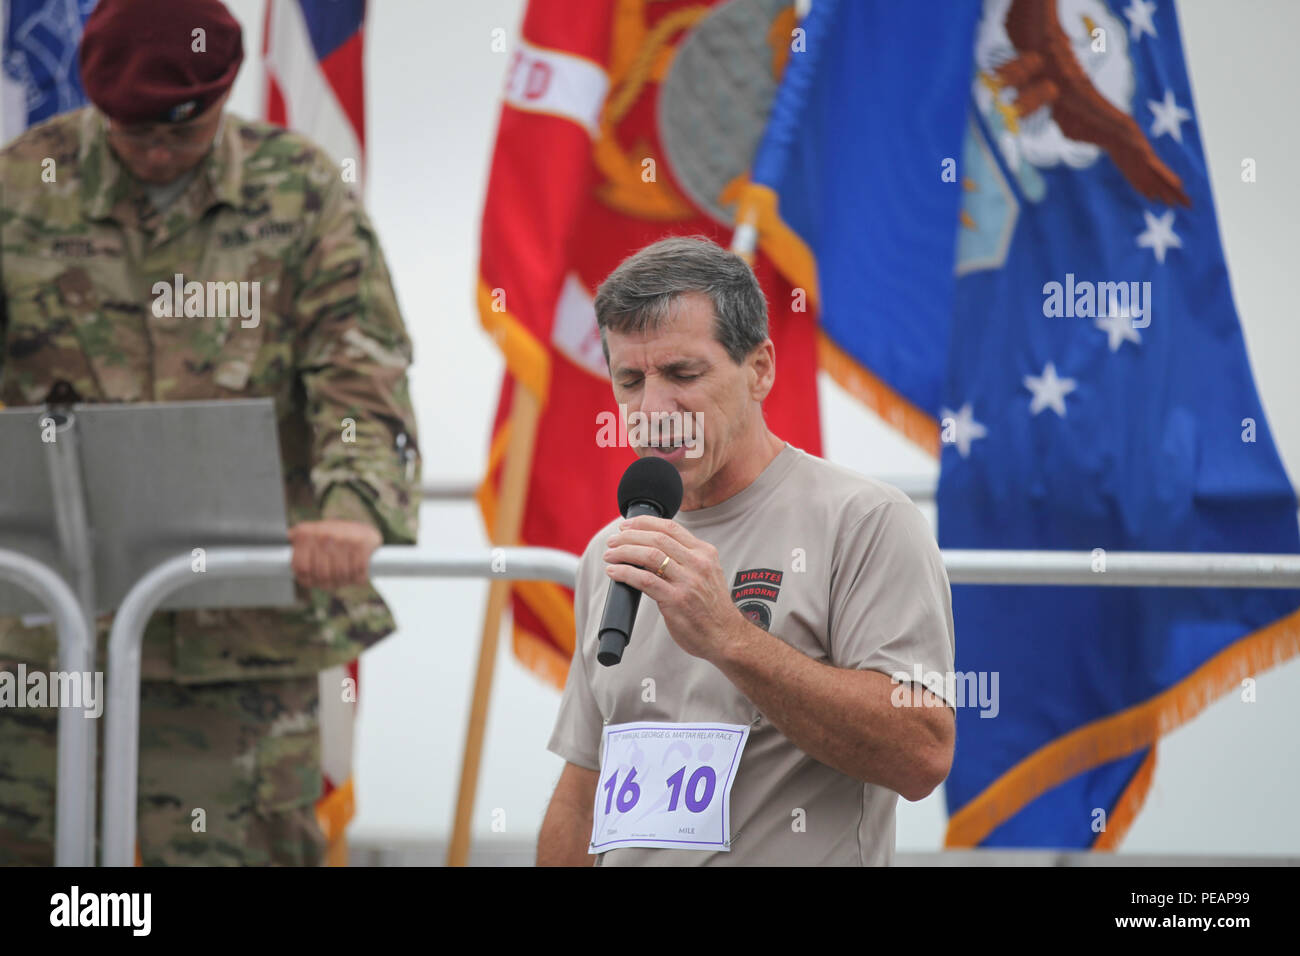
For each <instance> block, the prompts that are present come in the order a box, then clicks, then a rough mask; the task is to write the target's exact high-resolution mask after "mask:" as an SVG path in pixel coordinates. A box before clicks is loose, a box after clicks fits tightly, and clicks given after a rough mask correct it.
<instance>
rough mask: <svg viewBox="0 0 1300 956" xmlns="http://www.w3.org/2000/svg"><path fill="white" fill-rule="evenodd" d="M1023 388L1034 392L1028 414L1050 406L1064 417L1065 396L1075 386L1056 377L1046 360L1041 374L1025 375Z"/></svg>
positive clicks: (1068, 380)
mask: <svg viewBox="0 0 1300 956" xmlns="http://www.w3.org/2000/svg"><path fill="white" fill-rule="evenodd" d="M1130 327H1131V326H1130ZM1024 383H1025V388H1027V389H1029V390H1030V391H1031V392H1033V393H1034V397H1033V400H1032V401H1030V403H1029V414H1031V415H1037V414H1038V413H1039V412H1041V411H1042V410H1043V409H1044V408H1050V409H1051V410H1052V411H1054V412H1056V414H1058V415H1060V416H1061V417H1062V418H1064V417H1065V396H1066V395H1069V394H1070V393H1071V392H1073V391H1074V389H1075V388H1076V383H1075V381H1074V379H1072V378H1057V377H1056V366H1055V365H1053V364H1052V363H1051V362H1048V363H1047V364H1046V365H1045V366H1043V374H1042V375H1037V376H1035V375H1026V376H1025V377H1024Z"/></svg>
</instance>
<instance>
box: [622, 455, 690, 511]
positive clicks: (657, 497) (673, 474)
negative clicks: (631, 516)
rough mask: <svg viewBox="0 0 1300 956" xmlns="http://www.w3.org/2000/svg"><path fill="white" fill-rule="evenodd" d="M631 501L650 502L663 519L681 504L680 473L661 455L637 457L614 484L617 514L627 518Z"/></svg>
mask: <svg viewBox="0 0 1300 956" xmlns="http://www.w3.org/2000/svg"><path fill="white" fill-rule="evenodd" d="M635 501H649V502H653V503H654V504H656V505H658V506H659V510H660V511H661V512H662V513H663V516H664V517H665V518H671V517H673V515H675V514H677V509H678V508H680V507H681V506H682V476H681V475H680V474H679V473H678V471H677V469H676V468H674V467H673V466H672V465H671V464H669V463H668V462H666V461H664V460H663V459H662V458H655V457H653V456H651V457H647V458H638V459H637V460H636V461H634V462H632V464H630V465H628V468H627V471H625V472H623V477H622V479H621V480H620V481H619V483H618V511H619V514H621V515H623V516H624V517H627V509H628V508H630V507H631V506H632V503H633V502H635Z"/></svg>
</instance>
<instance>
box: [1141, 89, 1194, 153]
mask: <svg viewBox="0 0 1300 956" xmlns="http://www.w3.org/2000/svg"><path fill="white" fill-rule="evenodd" d="M1147 106H1149V107H1151V112H1152V113H1153V114H1154V115H1155V118H1156V121H1155V122H1154V123H1152V124H1151V137H1152V139H1154V138H1155V137H1157V136H1159V135H1160V134H1161V133H1168V134H1169V135H1170V136H1172V137H1173V138H1174V139H1176V140H1177V141H1178V142H1180V143H1181V142H1182V141H1183V127H1182V124H1183V123H1186V122H1187V121H1188V120H1190V119H1191V118H1192V114H1191V113H1189V112H1188V111H1187V110H1185V109H1183V108H1182V107H1181V106H1179V105H1178V104H1177V103H1176V102H1175V101H1174V91H1173V90H1165V98H1164V102H1162V103H1157V102H1156V101H1155V100H1147Z"/></svg>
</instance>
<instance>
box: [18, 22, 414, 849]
mask: <svg viewBox="0 0 1300 956" xmlns="http://www.w3.org/2000/svg"><path fill="white" fill-rule="evenodd" d="M199 27H201V28H203V29H204V31H205V39H206V43H205V49H204V51H203V53H202V54H197V53H195V52H194V50H193V46H194V43H193V36H194V35H195V34H194V31H195V29H196V28H199ZM241 60H242V40H241V37H240V32H239V26H238V24H237V23H236V22H235V21H234V19H233V18H232V17H231V16H230V15H229V13H228V12H227V11H226V10H225V8H224V6H223V5H222V4H221V3H220V2H218V0H100V3H99V5H98V7H97V8H96V10H95V11H94V13H93V14H92V15H91V18H90V19H89V20H88V22H87V25H86V31H85V36H84V38H83V47H82V51H81V65H82V76H83V82H84V85H85V88H86V90H87V94H88V95H89V97H90V99H91V101H92V102H93V103H95V104H96V107H87V108H85V109H81V110H77V111H74V112H71V113H66V114H64V115H61V116H58V117H55V118H54V119H52V120H49V121H47V122H45V123H43V124H41V125H39V126H36V127H34V128H32V129H31V130H29V131H27V132H26V133H25V134H24V135H22V136H21V137H19V138H18V139H17V140H15V141H14V142H13V143H12V144H10V145H9V146H8V147H7V148H5V149H4V150H3V151H0V191H2V193H0V402H3V403H4V404H5V405H7V406H10V407H14V406H24V405H38V404H42V403H45V402H47V401H54V400H61V401H69V400H72V401H82V402H143V401H160V402H164V401H165V402H171V401H189V400H210V399H222V398H250V397H262V396H266V397H270V398H272V399H274V401H275V407H276V410H277V413H278V419H279V426H278V427H279V440H280V453H281V458H282V461H283V466H284V478H285V499H286V505H287V513H288V520H289V524H290V541H291V543H292V545H293V554H294V559H293V570H294V574H295V577H296V579H297V581H298V583H299V585H300V588H299V591H298V595H299V602H298V604H297V605H296V606H295V607H294V608H293V609H291V610H269V609H247V610H214V611H194V612H168V613H159V614H156V615H154V617H153V618H152V620H151V621H150V623H149V626H148V628H147V630H146V634H145V645H144V660H143V679H144V682H143V686H142V699H141V708H140V717H141V732H140V736H141V739H140V748H141V749H140V785H139V805H138V807H139V830H138V832H139V848H140V854H141V857H142V859H143V862H144V863H145V864H184V863H199V864H267V863H287V864H307V865H314V864H316V863H319V862H320V861H321V859H322V856H323V852H324V849H325V848H324V840H323V837H322V832H321V829H320V827H319V825H318V824H317V822H316V817H315V809H314V808H315V803H316V801H317V799H318V798H319V797H320V795H321V791H322V776H321V769H320V739H319V726H318V723H317V709H318V703H319V701H318V697H319V691H318V675H319V673H320V672H321V671H322V670H324V669H326V668H330V667H334V666H337V665H339V664H341V663H344V662H347V661H350V660H352V659H354V658H355V657H357V655H358V654H359V653H360V652H361V651H362V650H363V649H364V648H366V647H368V646H370V645H371V644H373V643H375V642H376V641H378V640H379V639H380V638H382V637H384V636H385V635H387V634H389V633H391V632H392V630H393V629H394V624H393V620H392V617H391V615H390V613H389V610H388V608H387V607H386V606H385V604H384V602H383V600H382V599H381V598H380V596H379V595H378V593H377V592H376V591H375V590H374V589H373V588H372V587H371V586H370V585H369V583H368V575H367V567H368V562H369V558H370V555H371V553H372V552H373V550H374V548H375V547H377V546H378V545H379V544H380V543H381V542H383V543H389V544H413V543H414V542H415V536H416V514H417V507H418V503H419V502H418V494H417V489H418V487H419V485H418V481H419V458H418V453H417V445H416V430H415V421H414V414H413V412H412V408H411V402H410V396H409V394H408V389H407V378H406V371H407V367H408V366H409V364H410V362H411V344H410V340H409V339H408V337H407V333H406V330H405V327H404V325H403V322H402V318H401V315H400V314H399V311H398V307H397V303H396V299H395V297H394V293H393V288H392V284H391V280H390V278H389V274H388V269H387V267H386V265H385V262H384V258H383V255H382V253H381V252H380V248H379V243H378V241H377V239H376V237H375V234H374V230H373V228H372V227H371V224H370V221H369V219H368V218H367V216H366V214H365V212H364V211H363V210H362V208H361V206H360V205H359V203H358V202H357V200H356V198H355V196H354V195H353V193H352V191H351V190H350V188H349V187H348V186H347V184H346V183H345V182H343V179H342V177H341V175H340V170H339V168H338V167H337V166H335V165H334V163H333V162H332V161H331V160H330V159H329V158H328V157H326V156H325V155H324V154H323V153H322V151H321V150H320V149H319V148H317V147H316V146H314V145H313V144H312V143H310V142H309V141H307V140H306V139H304V138H303V137H301V136H298V135H295V134H293V133H291V132H286V131H284V130H281V129H279V128H276V127H273V126H270V125H267V124H263V123H254V122H247V121H245V120H242V119H239V118H237V117H234V116H232V115H229V114H226V113H224V112H223V106H224V103H225V100H226V98H227V97H228V95H229V88H230V84H231V83H232V82H233V80H234V74H235V72H236V71H237V70H238V67H239V63H240V61H241ZM178 274H179V275H181V276H183V281H184V282H190V281H198V282H201V283H209V282H220V283H226V282H236V283H244V282H247V283H257V284H258V288H259V289H260V316H259V317H258V321H257V322H256V323H252V322H250V321H246V320H241V317H240V315H239V314H235V315H229V314H226V315H203V316H193V315H190V316H186V315H185V314H184V310H183V309H181V308H180V306H181V305H182V303H179V302H178V303H174V305H175V306H176V308H175V309H172V310H169V309H166V308H162V307H159V295H158V294H157V293H156V292H155V284H156V283H160V282H162V283H167V284H169V285H172V284H174V282H175V276H177V275H178ZM228 288H231V289H233V288H235V287H233V286H232V287H228ZM245 288H249V289H251V288H252V287H251V286H248V287H245ZM218 311H222V310H218ZM224 311H226V312H227V313H229V312H232V311H233V312H237V310H235V309H234V308H230V309H226V310H224ZM168 312H171V316H169V315H168V314H167V313H168ZM89 480H92V481H93V480H94V479H93V476H89ZM109 622H110V619H108V618H105V619H104V620H101V622H100V638H101V639H100V645H99V651H98V653H99V655H100V656H99V658H98V659H99V661H101V662H103V661H104V659H105V658H104V653H105V644H104V640H103V638H104V637H105V636H106V634H107V627H108V624H109ZM55 648H56V645H55V639H54V635H53V633H52V632H51V630H50V629H49V628H46V627H25V626H23V625H22V624H21V623H20V622H18V621H0V668H10V669H12V668H14V667H15V666H16V665H17V663H18V662H19V661H22V662H25V663H27V665H28V668H29V670H30V669H32V667H33V666H36V667H40V668H43V669H46V670H50V669H53V668H55V667H56V666H57V664H56V652H55ZM55 728H56V712H55V711H54V710H53V709H43V710H42V709H12V710H11V709H7V708H0V863H50V862H51V861H52V859H53V850H52V843H53V832H54V819H53V817H54V781H55V742H56V732H55ZM101 753H102V745H101ZM200 810H201V811H202V813H201V814H200V813H197V812H196V811H200Z"/></svg>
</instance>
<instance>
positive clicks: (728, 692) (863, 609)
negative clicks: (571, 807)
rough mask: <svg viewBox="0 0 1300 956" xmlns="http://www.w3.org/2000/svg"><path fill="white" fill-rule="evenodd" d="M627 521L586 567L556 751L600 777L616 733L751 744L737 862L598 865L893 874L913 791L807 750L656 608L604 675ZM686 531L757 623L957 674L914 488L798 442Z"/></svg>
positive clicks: (680, 855) (932, 549) (879, 659)
mask: <svg viewBox="0 0 1300 956" xmlns="http://www.w3.org/2000/svg"><path fill="white" fill-rule="evenodd" d="M620 520H621V519H615V520H614V521H611V522H610V523H609V524H608V525H606V526H605V527H604V528H602V529H601V530H600V531H599V532H597V534H596V535H595V537H593V538H592V539H591V542H590V543H589V544H588V545H587V549H586V551H585V552H584V553H583V556H582V560H581V563H580V564H579V568H578V580H577V587H576V597H575V602H574V603H575V612H576V617H577V638H578V640H577V643H576V652H575V653H574V655H573V661H572V663H571V664H570V667H569V676H568V683H567V684H566V685H565V688H564V695H563V697H562V699H561V701H560V713H559V716H558V718H557V719H556V723H555V731H554V733H553V734H552V735H551V740H550V743H549V744H548V749H549V750H551V751H552V752H554V753H556V754H558V755H559V756H561V757H563V758H564V759H565V760H567V761H569V762H570V763H574V764H577V765H578V766H580V767H586V768H587V769H589V770H598V769H600V758H601V754H600V742H601V731H602V728H603V725H604V724H605V723H609V724H624V723H630V722H632V721H643V720H653V721H673V722H702V721H719V722H724V723H730V724H749V725H750V733H749V740H748V742H747V743H746V745H745V748H744V751H743V753H742V755H741V758H740V764H739V766H738V767H737V770H736V776H735V785H734V787H733V789H732V792H731V841H732V842H731V850H730V851H729V852H714V851H701V850H675V849H658V848H642V847H620V848H616V849H612V850H609V851H607V852H605V853H602V854H600V855H599V857H598V858H597V860H596V862H597V863H598V864H599V865H602V866H646V865H649V866H667V865H684V866H692V865H764V864H775V865H808V866H813V865H822V866H825V865H850V866H857V865H878V864H888V863H890V862H892V860H893V856H894V808H895V806H896V805H897V802H898V794H897V793H895V792H894V791H892V790H889V789H887V788H885V787H881V786H875V785H873V784H865V783H862V782H861V781H859V780H854V779H853V778H852V777H849V776H846V775H845V774H842V773H840V772H839V771H838V770H833V769H832V768H830V767H828V766H827V765H826V764H823V763H820V762H818V761H817V760H814V759H813V758H812V757H810V756H808V754H806V753H804V752H803V751H802V750H800V749H799V748H798V747H796V746H795V745H794V744H793V743H791V742H790V741H789V740H788V739H786V737H785V736H784V735H783V734H782V733H781V732H780V731H779V730H777V729H776V727H775V726H773V725H772V723H771V722H770V721H768V720H767V719H766V718H765V717H764V716H763V715H762V714H760V713H759V712H758V709H757V708H756V707H755V706H754V705H753V704H752V703H751V702H750V701H749V699H748V698H746V697H745V696H744V695H743V694H741V692H740V691H739V690H738V689H737V688H736V687H735V685H734V684H732V683H731V682H730V681H729V680H728V679H727V678H726V677H725V676H724V675H723V674H722V672H721V671H719V670H718V669H717V668H716V667H714V666H713V665H712V664H710V663H708V662H707V661H704V660H702V659H700V658H698V657H692V656H691V655H689V654H687V653H686V652H685V651H683V650H682V649H681V648H680V647H678V645H677V643H676V642H675V641H674V640H673V639H672V637H671V636H670V635H669V633H668V629H667V628H666V627H665V626H664V621H663V617H662V615H660V613H659V608H658V606H657V605H656V604H655V602H654V601H653V600H652V599H650V598H647V597H643V598H642V599H641V605H640V608H639V610H638V612H637V617H636V624H635V626H634V627H633V630H632V639H631V642H630V643H629V644H628V647H627V649H626V650H625V651H624V653H623V660H622V662H621V663H620V664H617V665H615V666H613V667H604V666H602V665H601V664H599V663H597V661H596V646H597V644H598V635H597V631H598V630H599V628H600V616H601V612H602V610H603V609H604V605H605V595H606V592H607V591H608V587H609V584H608V582H609V578H608V577H607V576H606V575H605V572H604V567H605V562H604V560H603V558H602V554H603V553H604V551H605V548H606V541H607V540H608V539H609V537H610V536H611V535H612V534H613V533H614V532H615V531H616V529H617V527H618V522H619V521H620ZM674 520H676V521H677V522H678V523H679V524H681V525H682V526H683V527H685V528H686V529H687V530H688V531H690V532H691V534H693V535H695V536H696V537H697V538H700V539H701V540H704V541H708V542H709V543H711V544H712V545H713V546H714V547H715V548H717V549H718V555H719V558H720V560H721V562H722V567H723V570H724V572H725V573H726V578H727V582H728V585H729V586H730V587H731V588H732V599H733V600H734V601H735V603H736V604H737V606H738V607H740V609H741V610H742V612H744V613H745V614H746V616H747V617H749V619H750V620H751V621H753V622H754V623H755V624H757V625H758V626H760V627H763V628H764V629H765V630H767V631H768V632H769V633H771V634H773V635H775V636H777V637H779V638H780V639H782V640H784V641H785V642H786V643H787V644H790V645H791V646H793V647H795V648H796V649H798V650H800V651H802V652H803V653H804V654H807V655H808V656H809V657H812V658H814V659H816V660H819V661H823V662H825V663H827V664H831V665H833V666H836V667H844V668H853V669H858V670H861V669H871V670H877V671H881V672H883V673H885V674H889V675H891V676H893V675H895V674H897V673H899V672H906V673H907V674H909V675H910V674H912V673H913V668H914V665H916V664H920V666H921V671H922V674H923V677H924V675H926V674H927V673H929V672H937V673H939V674H940V675H947V674H949V673H951V672H952V669H953V654H954V643H953V626H952V601H951V593H950V591H949V587H948V576H947V573H946V572H945V571H944V567H943V559H942V557H941V556H940V554H939V548H938V545H937V544H936V543H935V540H934V535H933V533H932V532H931V530H930V526H929V524H928V522H927V521H926V520H925V517H924V516H923V515H922V514H921V513H920V511H918V510H917V508H916V506H915V505H914V504H912V502H911V500H909V499H908V498H907V496H906V495H904V494H903V493H902V492H901V491H898V490H897V489H895V488H893V487H891V486H889V485H885V484H882V483H880V482H877V481H873V480H871V479H869V478H865V477H863V476H862V475H859V474H857V473H855V472H853V471H850V470H848V469H847V468H842V467H840V466H838V465H833V464H831V463H830V462H827V461H824V460H822V459H820V458H816V457H814V456H812V455H809V454H807V453H806V452H804V451H802V450H800V449H798V448H795V447H794V446H792V445H789V444H787V445H786V447H785V448H784V449H783V450H782V451H781V452H780V454H778V455H777V456H776V458H774V459H773V460H772V461H771V462H770V463H769V464H768V466H767V467H766V468H765V469H764V470H763V472H762V473H761V474H760V475H759V476H758V478H757V479H755V480H754V482H753V483H752V484H750V485H749V487H747V488H745V489H744V490H743V491H741V492H739V493H738V494H735V495H733V496H732V497H730V498H728V499H727V500H726V501H724V502H722V503H720V504H717V505H714V506H712V507H709V508H700V509H698V510H695V511H682V512H679V513H678V515H677V516H676V518H675V519H674ZM647 679H650V680H653V682H654V683H653V685H651V684H648V683H646V681H647ZM927 683H928V680H927ZM651 689H653V695H651V694H650V693H649V691H650V690H651ZM931 689H933V690H939V691H941V688H937V687H932V688H931ZM651 696H653V700H646V698H647V697H651ZM949 703H950V704H951V701H949ZM799 811H802V813H800V812H799Z"/></svg>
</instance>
